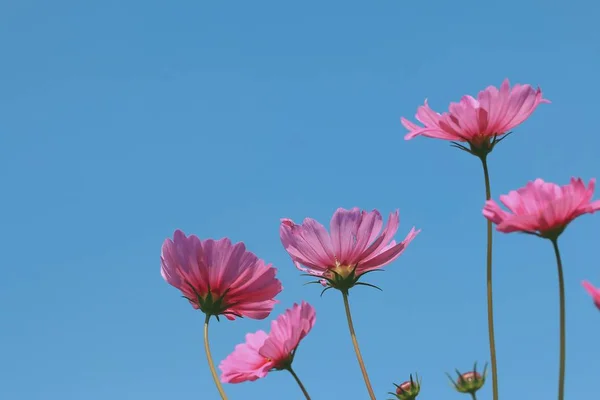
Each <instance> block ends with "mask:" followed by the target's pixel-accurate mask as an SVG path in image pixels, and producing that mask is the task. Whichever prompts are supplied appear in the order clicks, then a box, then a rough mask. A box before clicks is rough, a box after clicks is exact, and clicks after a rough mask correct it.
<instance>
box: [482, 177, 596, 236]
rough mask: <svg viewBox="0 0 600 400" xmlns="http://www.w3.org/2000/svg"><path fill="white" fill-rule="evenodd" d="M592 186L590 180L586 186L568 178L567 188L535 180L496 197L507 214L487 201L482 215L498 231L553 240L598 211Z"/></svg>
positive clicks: (593, 182) (491, 201) (577, 180)
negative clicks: (571, 224) (580, 217)
mask: <svg viewBox="0 0 600 400" xmlns="http://www.w3.org/2000/svg"><path fill="white" fill-rule="evenodd" d="M595 183H596V181H595V179H592V180H591V181H590V183H589V185H588V187H586V186H585V184H584V183H583V181H582V180H581V179H580V178H578V179H575V178H572V179H571V182H570V183H569V184H568V185H565V186H559V185H556V184H554V183H547V182H544V181H543V180H541V179H536V180H535V181H533V182H529V183H528V184H527V185H526V186H525V187H523V188H521V189H518V190H516V191H512V192H510V193H509V194H508V195H503V196H500V201H501V202H502V204H504V205H505V206H506V208H508V209H509V211H510V212H506V211H504V210H502V209H501V208H500V206H499V205H498V204H497V203H496V202H495V201H494V200H488V201H487V202H486V204H485V207H484V209H483V215H484V216H485V217H486V218H487V219H489V220H490V221H492V222H493V223H495V224H497V225H498V226H497V228H496V229H497V230H498V231H500V232H504V233H510V232H524V233H530V234H534V235H538V236H541V237H544V238H549V239H555V238H557V237H558V236H559V235H560V234H561V233H562V232H563V230H564V229H565V228H566V227H567V225H568V224H569V223H570V222H571V221H573V220H574V219H575V218H577V217H579V216H580V215H583V214H587V213H590V214H591V213H593V212H595V211H598V210H600V200H596V201H592V196H593V194H594V187H595Z"/></svg>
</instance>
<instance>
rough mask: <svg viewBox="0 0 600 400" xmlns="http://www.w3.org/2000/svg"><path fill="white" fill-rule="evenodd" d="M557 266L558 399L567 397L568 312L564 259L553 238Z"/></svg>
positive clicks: (561, 399)
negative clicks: (558, 309) (558, 314)
mask: <svg viewBox="0 0 600 400" xmlns="http://www.w3.org/2000/svg"><path fill="white" fill-rule="evenodd" d="M552 246H553V247H554V254H555V255H556V266H557V268H558V293H559V302H560V361H559V369H558V400H563V399H564V397H565V358H566V312H565V279H564V276H563V267H562V260H561V258H560V251H559V250H558V240H557V239H553V240H552Z"/></svg>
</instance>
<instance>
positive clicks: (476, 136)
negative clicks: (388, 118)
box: [401, 79, 550, 154]
mask: <svg viewBox="0 0 600 400" xmlns="http://www.w3.org/2000/svg"><path fill="white" fill-rule="evenodd" d="M542 103H550V101H548V100H546V99H544V98H543V97H542V91H541V89H540V88H537V89H533V87H531V86H530V85H519V84H516V85H514V86H513V87H512V89H511V87H510V83H509V81H508V79H505V80H504V82H502V85H501V86H500V89H499V90H498V89H497V88H496V87H494V86H488V87H487V88H486V89H485V90H482V91H481V92H479V94H478V95H477V99H475V98H473V97H471V96H469V95H465V96H463V97H462V99H461V100H460V101H459V102H458V103H450V107H449V112H445V113H443V114H439V113H437V112H435V111H433V110H432V109H431V108H429V105H428V104H427V100H425V104H424V105H422V106H421V107H419V108H418V109H417V114H416V116H415V117H416V119H417V121H419V122H421V123H422V124H423V125H424V126H419V125H417V124H415V123H413V122H411V121H409V120H407V119H406V118H402V119H401V122H402V125H404V127H405V128H406V129H408V130H409V133H408V134H407V135H406V136H405V137H404V138H405V139H406V140H410V139H412V138H414V137H416V136H425V137H430V138H436V139H443V140H451V141H456V142H467V143H469V145H470V146H471V149H470V150H468V149H466V147H464V146H462V145H459V146H458V147H461V148H463V150H467V151H469V152H472V153H479V154H487V153H489V152H490V151H491V150H492V148H493V146H494V145H495V144H496V143H498V141H499V140H497V138H498V137H501V136H503V135H505V134H506V133H508V131H510V130H511V129H512V128H514V127H516V126H517V125H519V124H521V123H522V122H523V121H525V120H526V119H527V118H528V117H529V116H530V115H531V114H532V113H533V112H534V111H535V109H536V108H537V106H539V105H540V104H542Z"/></svg>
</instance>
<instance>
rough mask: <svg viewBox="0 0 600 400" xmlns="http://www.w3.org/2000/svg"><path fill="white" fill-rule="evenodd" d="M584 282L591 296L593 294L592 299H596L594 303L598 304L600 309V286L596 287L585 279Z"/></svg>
mask: <svg viewBox="0 0 600 400" xmlns="http://www.w3.org/2000/svg"><path fill="white" fill-rule="evenodd" d="M582 284H583V287H584V288H585V290H587V292H588V293H589V294H590V296H592V299H593V300H594V304H595V305H596V307H598V309H599V310H600V288H596V287H594V286H593V285H592V284H591V283H589V282H588V281H583V282H582Z"/></svg>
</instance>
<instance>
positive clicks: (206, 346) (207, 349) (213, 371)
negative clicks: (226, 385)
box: [204, 314, 227, 400]
mask: <svg viewBox="0 0 600 400" xmlns="http://www.w3.org/2000/svg"><path fill="white" fill-rule="evenodd" d="M209 321H210V314H206V320H204V351H205V352H206V359H207V360H208V367H209V368H210V373H211V374H212V377H213V380H214V381H215V385H217V390H218V391H219V394H220V395H221V399H222V400H227V395H226V394H225V391H224V390H223V385H221V381H219V376H218V375H217V370H216V369H215V363H214V362H213V359H212V355H211V354H210V346H209V344H208V322H209Z"/></svg>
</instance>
